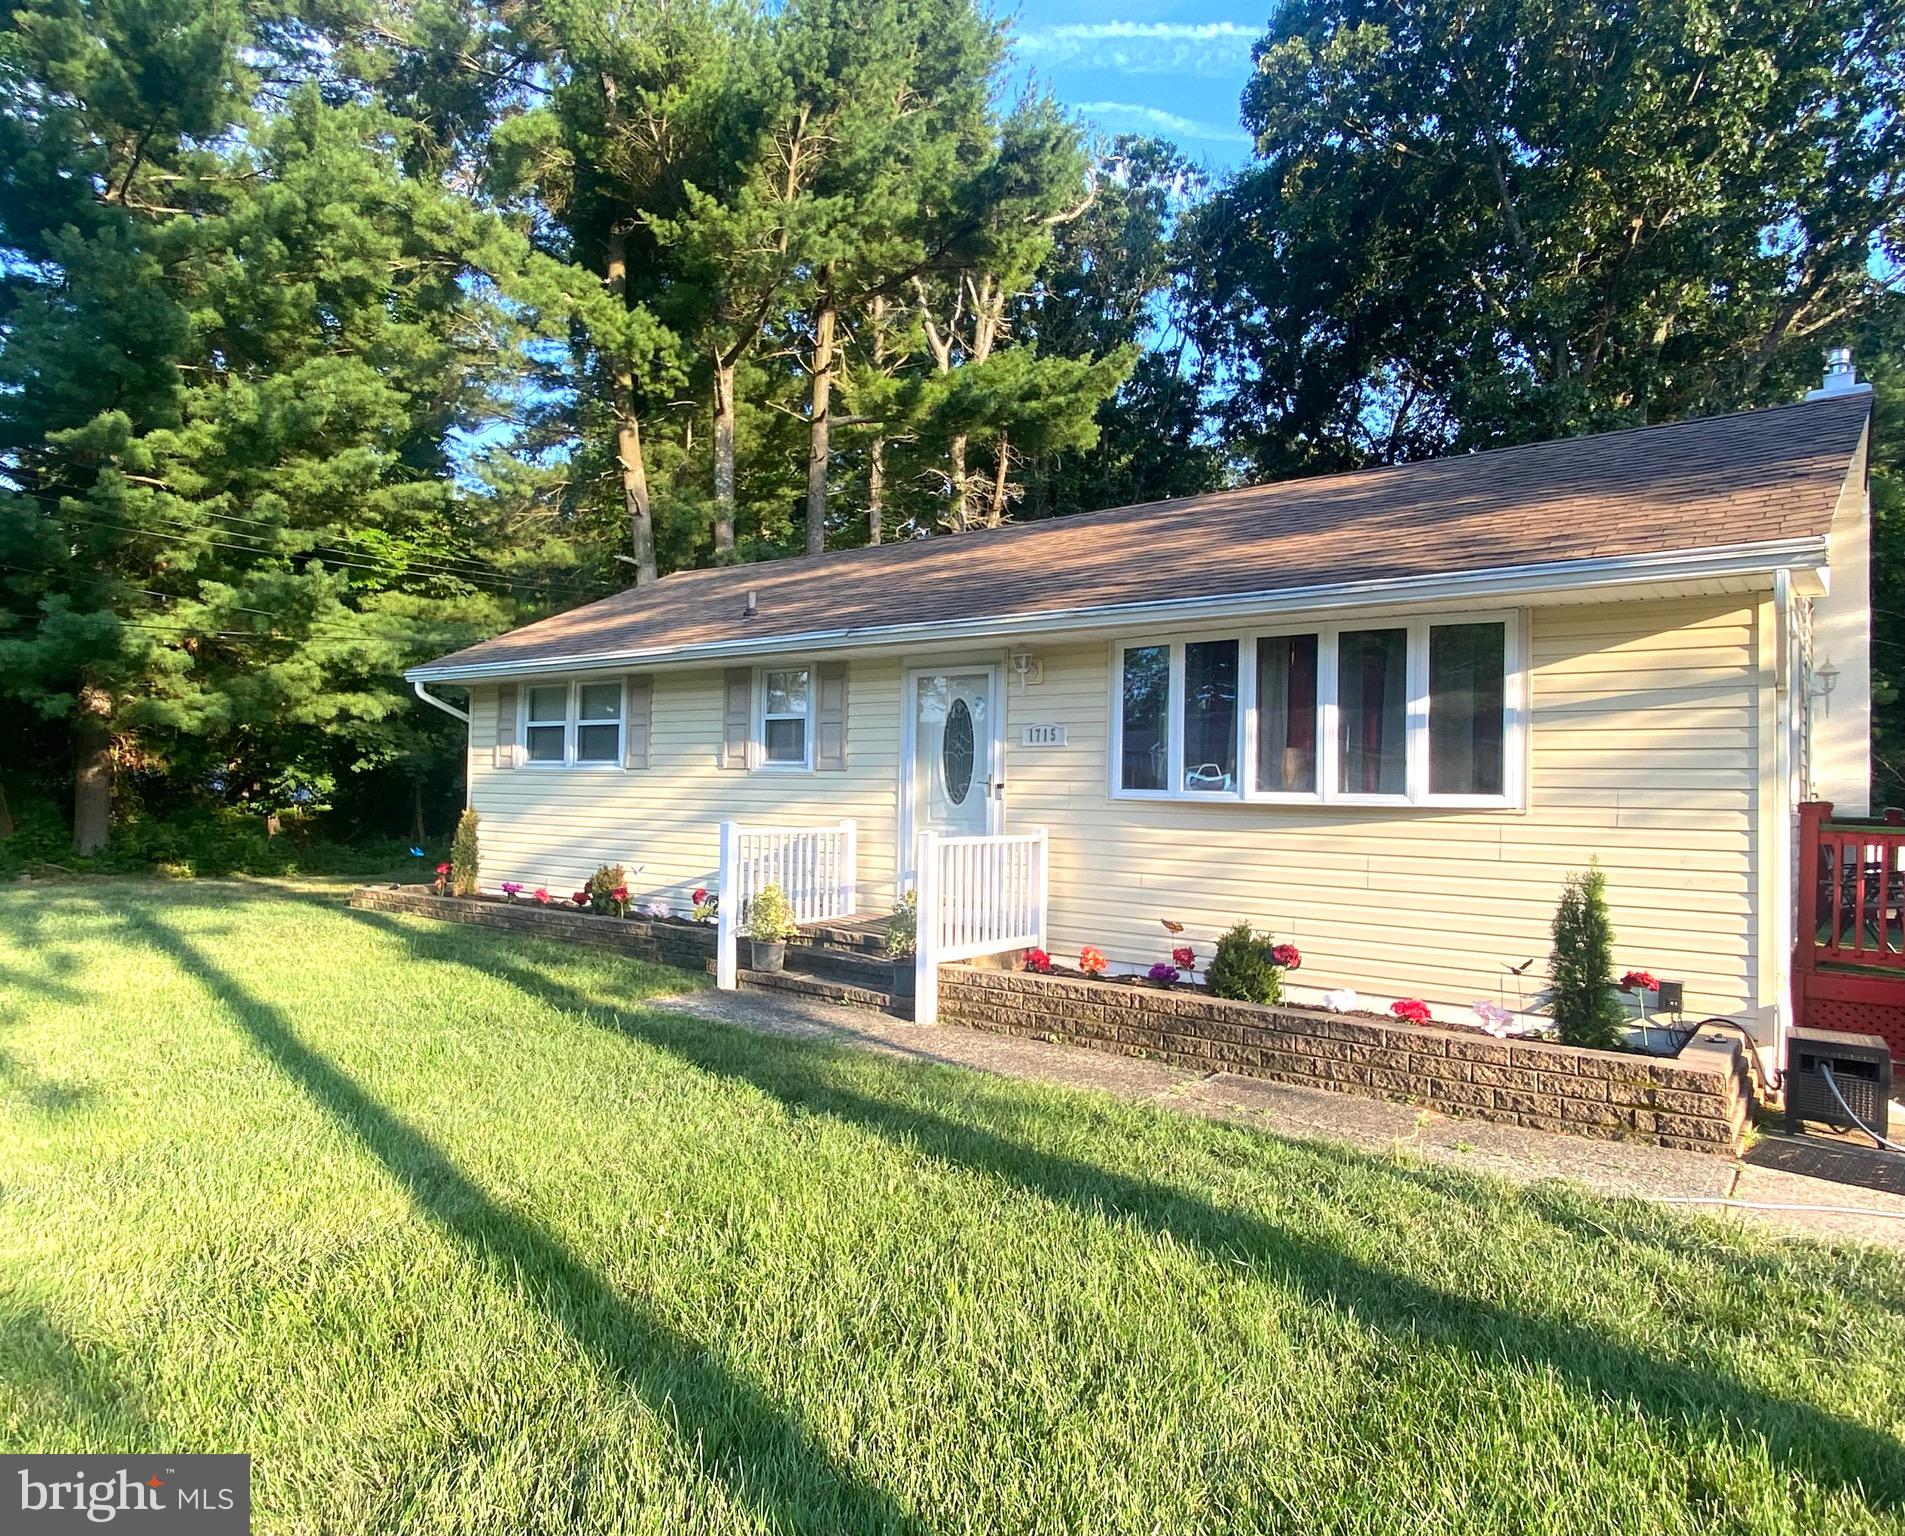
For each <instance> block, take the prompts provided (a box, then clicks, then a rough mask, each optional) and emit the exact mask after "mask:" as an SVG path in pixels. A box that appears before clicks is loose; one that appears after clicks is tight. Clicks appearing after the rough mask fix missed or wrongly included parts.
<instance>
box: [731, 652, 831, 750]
mask: <svg viewBox="0 0 1905 1536" xmlns="http://www.w3.org/2000/svg"><path fill="white" fill-rule="evenodd" d="M771 672H803V673H805V674H806V676H807V712H806V713H805V714H804V715H787V714H780V715H773V716H769V714H768V713H767V678H768V674H769V673H771ZM819 677H820V669H819V668H818V667H816V666H815V665H814V664H813V663H812V662H811V661H787V662H780V663H778V664H776V665H773V666H766V667H756V668H755V669H754V722H753V729H752V732H751V734H752V736H753V741H752V742H751V743H750V746H749V751H748V756H749V757H750V758H752V759H753V763H754V771H755V772H756V773H812V772H813V771H814V717H815V715H816V714H817V713H818V712H819V709H820V697H819V693H818V680H819ZM770 718H771V719H775V720H799V721H800V722H801V723H802V724H803V725H804V726H805V727H806V729H805V730H804V731H803V732H802V733H801V748H802V751H801V760H800V761H799V762H797V763H770V762H769V761H768V760H767V722H768V720H769V719H770Z"/></svg>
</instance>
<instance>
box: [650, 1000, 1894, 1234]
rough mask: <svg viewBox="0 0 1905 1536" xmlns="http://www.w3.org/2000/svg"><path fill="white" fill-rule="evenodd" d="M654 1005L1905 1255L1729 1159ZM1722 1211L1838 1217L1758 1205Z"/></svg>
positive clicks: (777, 1010)
mask: <svg viewBox="0 0 1905 1536" xmlns="http://www.w3.org/2000/svg"><path fill="white" fill-rule="evenodd" d="M648 1006H651V1007H657V1008H666V1009H668V1010H669V1011H671V1012H675V1013H685V1014H692V1015H694V1016H695V1017H697V1018H704V1019H713V1020H717V1021H719V1022H721V1023H724V1024H734V1025H738V1026H740V1027H741V1028H744V1029H752V1030H757V1031H759V1032H761V1033H763V1034H771V1035H784V1036H789V1037H792V1038H797V1039H825V1040H836V1041H840V1042H843V1043H846V1044H849V1045H853V1046H857V1047H859V1048H860V1049H863V1050H868V1051H873V1052H876V1053H878V1054H880V1055H883V1056H890V1057H895V1058H897V1059H900V1060H905V1061H930V1062H938V1063H942V1064H945V1065H948V1066H959V1067H970V1068H973V1069H975V1070H977V1071H981V1072H993V1073H997V1074H999V1075H1000V1076H1003V1077H1016V1078H1024V1079H1026V1080H1027V1081H1031V1082H1044V1083H1063V1084H1066V1085H1069V1086H1071V1087H1075V1088H1093V1089H1097V1090H1099V1091H1100V1092H1104V1093H1112V1094H1116V1095H1117V1096H1118V1097H1120V1098H1125V1099H1134V1100H1138V1101H1141V1102H1148V1103H1152V1104H1159V1105H1162V1106H1165V1107H1166V1108H1170V1109H1176V1110H1182V1111H1184V1112H1185V1113H1187V1114H1193V1115H1203V1116H1206V1117H1208V1118H1210V1119H1213V1120H1223V1121H1227V1122H1229V1123H1231V1124H1235V1125H1242V1126H1248V1127H1250V1128H1251V1129H1253V1130H1260V1131H1266V1132H1270V1133H1273V1134H1275V1135H1279V1136H1289V1137H1294V1138H1299V1139H1309V1140H1320V1141H1330V1142H1336V1143H1339V1144H1343V1145H1347V1146H1351V1147H1356V1148H1359V1149H1361V1150H1362V1151H1365V1152H1374V1153H1386V1154H1390V1155H1398V1156H1409V1157H1415V1158H1420V1159H1421V1160H1422V1161H1424V1162H1429V1163H1438V1164H1443V1165H1446V1166H1448V1167H1453V1168H1466V1169H1469V1170H1471V1171H1473V1172H1476V1173H1484V1174H1492V1175H1494V1176H1495V1177H1497V1178H1503V1179H1508V1180H1511V1181H1513V1182H1515V1183H1520V1184H1532V1183H1534V1182H1536V1181H1537V1180H1540V1179H1572V1180H1574V1181H1575V1182H1576V1183H1579V1184H1584V1185H1586V1186H1587V1187H1588V1188H1589V1189H1592V1190H1595V1191H1597V1192H1599V1193H1601V1194H1606V1195H1620V1196H1629V1197H1636V1198H1641V1199H1651V1200H1661V1201H1666V1202H1672V1203H1676V1204H1682V1203H1684V1205H1685V1208H1686V1209H1690V1210H1695V1211H1700V1212H1703V1213H1705V1214H1709V1215H1718V1216H1726V1217H1734V1218H1737V1219H1740V1220H1744V1221H1750V1222H1754V1223H1758V1224H1761V1225H1765V1226H1768V1227H1771V1228H1774V1229H1776V1230H1778V1231H1781V1232H1785V1233H1787V1234H1790V1235H1797V1236H1805V1237H1815V1238H1823V1239H1844V1240H1853V1241H1858V1242H1864V1243H1875V1244H1879V1245H1882V1246H1885V1247H1889V1248H1893V1249H1897V1250H1900V1251H1905V1196H1899V1195H1893V1194H1886V1193H1881V1192H1879V1191H1876V1190H1869V1189H1861V1188H1857V1187H1855V1186H1852V1185H1847V1184H1838V1183H1832V1182H1829V1181H1827V1180H1824V1179H1815V1178H1808V1177H1805V1176H1803V1175H1800V1174H1795V1173H1788V1172H1784V1171H1781V1170H1778V1169H1773V1168H1759V1167H1753V1166H1750V1165H1748V1164H1744V1163H1737V1162H1733V1161H1731V1160H1729V1159H1727V1158H1722V1157H1710V1156H1704V1155H1701V1154H1699V1153H1692V1152H1670V1151H1668V1150H1666V1149H1665V1148H1662V1147H1648V1146H1633V1145H1629V1144H1627V1143H1625V1142H1615V1141H1593V1140H1590V1139H1588V1138H1586V1137H1580V1136H1554V1135H1549V1134H1548V1133H1546V1132H1544V1131H1529V1130H1523V1129H1521V1128H1519V1127H1517V1126H1505V1125H1492V1124H1489V1123H1487V1122H1485V1121H1479V1120H1456V1119H1452V1118H1450V1117H1448V1116H1446V1115H1441V1114H1438V1113H1436V1112H1434V1111H1433V1110H1425V1109H1416V1108H1413V1107H1411V1106H1409V1105H1406V1104H1391V1103H1386V1102H1384V1101H1383V1100H1380V1099H1364V1098H1357V1097H1354V1096H1352V1095H1349V1094H1338V1093H1325V1092H1322V1091H1320V1090H1317V1089H1312V1088H1298V1087H1295V1086H1292V1085H1288V1084H1284V1083H1270V1082H1264V1081H1261V1080H1260V1079H1257V1078H1249V1077H1233V1076H1231V1075H1229V1074H1228V1073H1223V1072H1211V1073H1200V1072H1193V1071H1189V1070H1187V1069H1185V1068H1182V1067H1173V1066H1168V1065H1166V1064H1164V1063H1163V1062H1156V1061H1144V1060H1138V1059H1135V1058H1132V1057H1126V1056H1112V1055H1107V1054H1105V1053H1103V1052H1100V1051H1090V1050H1085V1049H1083V1048H1081V1047H1078V1046H1068V1045H1053V1044H1049V1043H1047V1042H1044V1041H1038V1040H1019V1039H1014V1038H1012V1037H1010V1036H1007V1035H989V1034H986V1033H983V1032H982V1031H979V1030H969V1029H960V1028H957V1027H953V1026H942V1027H939V1028H922V1027H921V1026H919V1025H915V1024H911V1023H908V1022H906V1021H905V1020H901V1019H895V1018H890V1017H888V1016H886V1015H884V1014H877V1013H871V1012H866V1011H863V1010H859V1009H850V1008H842V1007H839V1006H836V1005H831V1004H826V1003H810V1002H806V1001H803V1000H801V999H798V998H794V997H789V996H782V995H770V994H766V993H760V992H714V991H706V992H685V993H680V994H677V995H673V996H667V997H659V998H654V999H651V1000H649V1003H648ZM1721 1201H1743V1202H1748V1203H1749V1204H1751V1205H1757V1206H1773V1207H1827V1208H1829V1209H1825V1210H1820V1209H1770V1210H1768V1209H1745V1208H1739V1207H1733V1206H1729V1205H1724V1204H1720V1203H1719V1202H1721ZM1877 1212H1886V1213H1891V1214H1890V1215H1889V1216H1888V1215H1881V1214H1874V1213H1877Z"/></svg>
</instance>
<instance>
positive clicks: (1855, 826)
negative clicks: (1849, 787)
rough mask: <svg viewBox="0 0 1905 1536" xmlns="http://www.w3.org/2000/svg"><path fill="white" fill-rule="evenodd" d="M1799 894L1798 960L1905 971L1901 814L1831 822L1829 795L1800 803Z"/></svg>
mask: <svg viewBox="0 0 1905 1536" xmlns="http://www.w3.org/2000/svg"><path fill="white" fill-rule="evenodd" d="M1798 897H1799V900H1798V904H1797V905H1798V921H1797V923H1796V924H1795V925H1794V938H1795V940H1796V944H1797V948H1798V950H1799V951H1800V953H1799V954H1797V955H1796V956H1795V957H1794V959H1795V964H1796V966H1797V967H1800V968H1804V967H1806V966H1808V965H1809V964H1810V963H1813V962H1816V961H1820V960H1825V961H1831V962H1833V963H1835V964H1842V965H1870V966H1885V967H1889V968H1895V969H1898V970H1905V813H1901V812H1899V811H1887V812H1886V813H1885V820H1884V821H1882V822H1871V821H1834V820H1833V819H1832V805H1831V802H1830V801H1823V800H1814V801H1808V802H1806V803H1805V804H1803V805H1801V806H1800V807H1799V891H1798Z"/></svg>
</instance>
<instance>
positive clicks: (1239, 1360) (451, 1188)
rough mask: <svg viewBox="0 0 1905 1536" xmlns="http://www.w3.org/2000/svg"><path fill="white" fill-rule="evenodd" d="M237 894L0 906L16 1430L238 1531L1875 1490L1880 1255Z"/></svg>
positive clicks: (1865, 1506) (1817, 1513)
mask: <svg viewBox="0 0 1905 1536" xmlns="http://www.w3.org/2000/svg"><path fill="white" fill-rule="evenodd" d="M684 984H686V983H685V979H684V978H683V977H682V976H681V975H680V974H679V973H675V972H666V971H661V970H648V969H642V968H638V967H633V966H631V965H629V964H628V963H626V962H622V961H616V960H612V959H609V958H606V957H598V956H593V955H583V954H576V953H573V952H570V951H565V950H560V949H557V948H554V947H549V946H539V945H532V944H524V943H522V942H520V941H516V940H511V939H506V938H503V937H500V936H491V935H486V934H481V933H477V932H474V931H471V930H466V929H458V928H452V927H445V926H438V925H431V924H426V923H422V922H416V921H410V920H405V919H398V918H391V917H386V916H373V915H366V914H353V913H349V912H346V911H344V910H342V909H341V906H340V903H339V899H338V897H337V896H336V895H335V894H334V893H310V894H308V895H305V896H297V895H287V894H285V893H282V892H272V891H268V890H265V889H261V888H258V887H247V886H242V885H179V886H156V885H143V884H138V885H135V884H126V885H95V886H75V887H68V888H63V889H52V890H41V891H8V892H5V893H4V894H0V1449H6V1450H26V1449H33V1450H101V1449H119V1450H137V1449H168V1450H232V1451H247V1452H249V1453H250V1454H251V1456H252V1460H253V1468H254V1474H253V1480H254V1489H255V1496H256V1499H257V1501H258V1506H259V1511H260V1513H259V1517H258V1520H257V1525H256V1528H257V1529H258V1530H260V1531H268V1532H288V1531H295V1532H313V1531H335V1532H340V1533H345V1532H348V1533H359V1532H380V1531H398V1530H401V1531H443V1532H452V1531H454V1532H497V1533H517V1532H543V1531H547V1532H555V1531H620V1530H639V1531H656V1532H662V1531H666V1532H670V1533H674V1532H692V1531H736V1530H803V1531H811V1532H835V1531H873V1530H892V1531H902V1532H912V1533H927V1532H942V1531H944V1532H951V1531H972V1532H1018V1531H1061V1530H1062V1531H1090V1532H1110V1531H1146V1532H1149V1531H1157V1532H1176V1531H1185V1530H1218V1529H1223V1530H1264V1531H1297V1530H1301V1531H1368V1532H1382V1533H1385V1536H1389V1533H1395V1532H1425V1533H1426V1532H1437V1533H1440V1532H1448V1531H1463V1532H1467V1531H1500V1532H1529V1531H1552V1532H1566V1533H1570V1536H1574V1533H1582V1532H1595V1531H1615V1530H1619V1531H1632V1532H1646V1533H1650V1536H1651V1533H1659V1532H1675V1531H1701V1532H1706V1531H1720V1530H1727V1531H1734V1530H1737V1531H1818V1532H1838V1531H1865V1530H1879V1529H1888V1530H1900V1529H1905V1446H1902V1445H1901V1439H1900V1436H1901V1431H1902V1430H1905V1268H1902V1267H1901V1265H1900V1264H1899V1263H1898V1262H1897V1261H1895V1260H1893V1259H1891V1258H1888V1257H1885V1256H1881V1255H1879V1254H1876V1253H1872V1252H1865V1251H1859V1250H1851V1249H1847V1250H1837V1251H1835V1250H1829V1249H1823V1248H1808V1247H1804V1246H1801V1245H1793V1244H1784V1245H1783V1244H1780V1243H1778V1242H1776V1241H1774V1240H1772V1239H1769V1238H1762V1237H1759V1236H1755V1235H1752V1234H1749V1233H1747V1232H1745V1231H1742V1230H1736V1229H1732V1228H1725V1227H1721V1226H1719V1225H1717V1224H1710V1223H1705V1222H1699V1221H1696V1220H1692V1219H1689V1218H1687V1217H1684V1216H1682V1215H1679V1214H1668V1213H1663V1212H1658V1211H1655V1210H1651V1209H1648V1208H1644V1207H1640V1206H1626V1205H1618V1204H1609V1203H1605V1202H1601V1201H1597V1200H1594V1199H1592V1198H1590V1197H1587V1196H1585V1195H1581V1194H1575V1193H1571V1192H1568V1191H1565V1190H1561V1189H1556V1188H1537V1189H1534V1190H1531V1191H1526V1192H1520V1191H1515V1190H1512V1189H1509V1188H1506V1187H1503V1186H1500V1185H1496V1184H1493V1183H1489V1182H1484V1181H1481V1180H1477V1179H1468V1178H1463V1177H1458V1176H1455V1175H1451V1174H1448V1173H1443V1172H1435V1171H1429V1170H1425V1169H1423V1168H1420V1167H1414V1166H1410V1165H1407V1164H1398V1163H1394V1162H1387V1161H1381V1160H1372V1159H1367V1158H1363V1157H1360V1156H1356V1155H1353V1154H1350V1153H1347V1152H1341V1151H1332V1150H1326V1149H1322V1148H1318V1147H1315V1146H1306V1145H1301V1144H1294V1143H1285V1142H1281V1141H1277V1140H1275V1139H1271V1138H1267V1137H1263V1136H1258V1135H1252V1134H1248V1133H1245V1132H1243V1131H1239V1130H1235V1129H1231V1128H1227V1127H1224V1126H1218V1125H1210V1124H1205V1123H1202V1122H1200V1121H1197V1120H1194V1119H1191V1118H1188V1117H1178V1116H1174V1115H1171V1114H1169V1113H1165V1112H1162V1111H1157V1110H1152V1109H1147V1108H1141V1107H1137V1106H1132V1105H1128V1104H1123V1103H1119V1102H1115V1101H1113V1100H1111V1099H1109V1098H1104V1097H1098V1096H1092V1095H1086V1094H1079V1093H1073V1092H1066V1091H1058V1090H1052V1089H1044V1088H1034V1087H1026V1086H1022V1085H1019V1084H1015V1083H1010V1082H1002V1081H999V1080H996V1079H992V1078H988V1077H984V1076H980V1075H977V1074H972V1073H966V1072H961V1071H956V1070H952V1069H946V1068H935V1067H930V1066H917V1065H898V1064H894V1063H891V1062H887V1061H882V1060H876V1059H872V1058H869V1057H866V1056H864V1055H858V1054H854V1053H851V1052H847V1051H844V1050H841V1049H837V1048H833V1047H820V1046H815V1045H812V1044H802V1043H794V1042H783V1041H775V1040H768V1039H761V1038H757V1037H755V1036H752V1035H748V1034H744V1033H740V1032H734V1031H729V1030H725V1029H722V1028H718V1027H714V1026H711V1025H708V1024H705V1023H699V1022H696V1021H694V1020H691V1019H686V1018H682V1017H680V1016H671V1015H669V1014H668V1013H666V1012H664V1011H659V1010H655V1009H650V1008H646V1007H644V998H646V997H651V996H653V995H655V994H657V993H659V992H662V991H665V990H668V989H679V988H680V987H682V986H683V985H684Z"/></svg>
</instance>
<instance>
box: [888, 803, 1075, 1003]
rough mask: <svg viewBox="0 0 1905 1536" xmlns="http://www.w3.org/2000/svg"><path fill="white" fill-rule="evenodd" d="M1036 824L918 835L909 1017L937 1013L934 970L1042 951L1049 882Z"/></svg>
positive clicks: (1042, 835) (1044, 843)
mask: <svg viewBox="0 0 1905 1536" xmlns="http://www.w3.org/2000/svg"><path fill="white" fill-rule="evenodd" d="M1049 851H1050V843H1049V841H1048V839H1047V837H1046V835H1045V829H1044V828H1043V827H1037V828H1034V829H1033V830H1032V831H1030V832H1020V833H1013V834H1010V835H1006V836H998V837H941V836H939V835H938V834H937V833H934V832H930V831H929V832H922V833H920V835H919V860H918V863H917V865H916V866H915V867H916V869H917V871H918V873H917V874H916V876H915V886H914V889H915V891H916V892H917V894H918V897H919V936H918V939H917V941H916V948H915V951H914V965H915V967H916V974H915V979H914V987H913V994H914V995H913V1017H914V1018H915V1019H916V1020H917V1021H918V1022H919V1023H921V1024H931V1023H932V1022H934V1020H935V1019H937V1018H938V1016H939V980H938V978H939V967H940V965H941V963H942V962H944V961H948V960H971V959H974V958H976V957H978V956H980V955H996V954H999V953H1002V952H1003V951H1005V950H1011V949H1042V948H1043V947H1044V945H1045V909H1046V904H1047V901H1048V891H1049V884H1050V874H1049V863H1050V861H1049V857H1048V855H1049Z"/></svg>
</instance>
